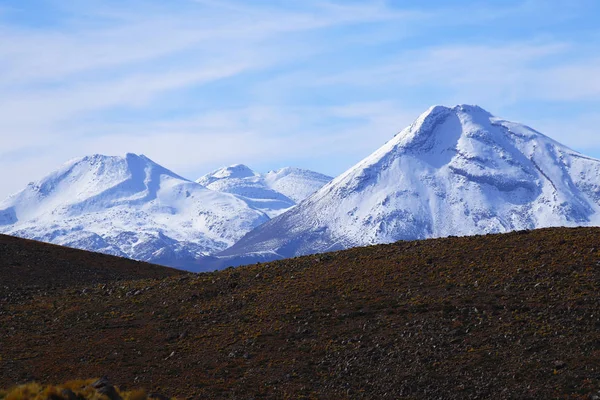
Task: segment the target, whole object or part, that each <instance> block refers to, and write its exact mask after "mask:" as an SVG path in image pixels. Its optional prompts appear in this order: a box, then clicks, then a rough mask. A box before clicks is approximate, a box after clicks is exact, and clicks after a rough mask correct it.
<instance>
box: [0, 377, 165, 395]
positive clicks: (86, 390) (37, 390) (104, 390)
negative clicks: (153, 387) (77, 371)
mask: <svg viewBox="0 0 600 400" xmlns="http://www.w3.org/2000/svg"><path fill="white" fill-rule="evenodd" d="M149 398H161V399H163V398H164V397H163V396H160V395H153V396H152V397H149V396H148V394H147V393H146V391H144V390H132V391H121V390H119V388H118V387H115V386H112V385H111V384H110V383H108V381H107V380H105V379H88V380H73V381H69V382H67V383H65V384H61V385H47V386H42V385H40V384H39V383H37V382H32V383H27V384H24V385H19V386H15V387H13V388H11V389H9V390H1V389H0V400H107V399H108V400H146V399H149Z"/></svg>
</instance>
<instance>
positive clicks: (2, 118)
mask: <svg viewBox="0 0 600 400" xmlns="http://www.w3.org/2000/svg"><path fill="white" fill-rule="evenodd" d="M599 44H600V1H597V0H496V1H494V0H487V1H483V0H478V1H474V0H428V1H426V2H423V1H399V0H387V1H386V0H376V1H368V0H363V1H352V0H343V1H342V0H340V1H337V0H324V1H321V0H287V1H284V0H251V1H250V0H168V1H167V0H160V1H159V0H143V1H141V0H102V1H100V0H38V1H36V0H0V139H1V141H0V182H1V184H0V200H1V199H3V198H4V197H6V196H8V195H9V194H11V193H14V192H16V191H18V190H20V189H22V188H24V187H25V185H26V184H27V183H28V182H31V181H35V180H38V179H40V178H42V177H43V176H44V175H46V174H47V173H49V172H51V171H53V170H55V169H56V168H58V167H59V166H60V165H61V164H63V163H64V162H66V161H68V160H71V159H73V158H76V157H81V156H85V155H89V154H95V153H101V154H107V155H124V154H125V153H128V152H131V153H137V154H145V155H146V156H148V157H149V158H151V159H153V160H154V161H156V162H158V163H159V164H161V165H163V166H165V167H167V168H169V169H171V170H173V171H174V172H176V173H178V174H180V175H182V176H185V177H187V178H189V179H196V178H198V177H200V176H201V175H203V174H205V173H208V172H210V171H212V170H214V169H216V168H219V167H222V166H226V165H231V164H236V163H243V164H246V165H248V166H250V167H251V168H253V169H254V170H257V171H260V172H267V171H269V170H272V169H277V168H280V167H283V166H297V167H302V168H308V169H312V170H315V171H318V172H322V173H326V174H329V175H331V176H336V175H338V174H340V173H342V172H343V171H345V170H346V169H348V168H350V167H351V166H352V165H354V164H355V163H356V162H358V161H360V160H361V159H362V158H364V157H366V156H368V155H369V154H370V153H371V152H372V151H374V150H375V149H377V148H379V147H380V146H381V145H383V144H384V143H385V142H386V141H387V140H389V139H390V138H392V137H393V136H394V135H395V134H396V133H397V132H399V131H400V130H402V129H403V128H404V127H406V126H407V125H408V124H410V123H411V122H412V121H413V120H414V119H415V118H416V117H417V116H418V115H419V114H421V113H422V112H424V111H425V110H426V109H427V108H429V107H430V106H432V105H434V104H442V105H447V106H453V105H456V104H464V103H466V104H477V105H480V106H481V107H483V108H485V109H487V110H488V111H490V112H491V113H492V114H494V115H497V116H499V117H502V118H505V119H509V120H513V121H518V122H522V123H525V124H527V125H529V126H531V127H533V128H535V129H537V130H538V131H541V132H543V133H544V134H546V135H548V136H550V137H552V138H554V139H556V140H558V141H559V142H562V143H563V144H566V145H568V146H570V147H571V148H573V149H575V150H578V151H581V152H583V153H585V154H587V155H591V156H594V157H600V113H599V112H598V110H599V109H600V45H599Z"/></svg>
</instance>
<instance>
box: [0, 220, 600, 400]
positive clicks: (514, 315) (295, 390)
mask: <svg viewBox="0 0 600 400" xmlns="http://www.w3.org/2000/svg"><path fill="white" fill-rule="evenodd" d="M0 327H2V328H1V329H0V386H4V387H6V386H9V385H13V384H15V383H20V382H29V381H32V380H35V381H39V382H61V381H65V380H68V379H69V378H71V377H73V376H80V375H84V376H100V375H103V374H106V373H109V374H111V377H112V378H113V379H114V380H115V384H117V385H120V386H121V387H125V386H127V387H141V388H144V389H146V390H147V391H148V392H149V393H150V392H154V391H156V392H160V393H164V394H167V395H170V396H179V397H183V398H185V397H187V396H192V395H194V396H200V397H201V398H202V397H204V398H210V399H219V398H277V399H285V398H307V399H308V398H332V399H333V398H335V399H337V398H365V399H366V398H369V399H370V398H378V399H386V398H389V399H396V398H419V399H420V398H444V399H474V398H532V399H533V398H539V399H586V400H588V399H593V398H594V396H597V395H599V393H598V390H600V367H599V366H600V340H598V330H599V329H600V229H598V228H577V229H564V228H559V229H543V230H539V231H532V232H515V233H510V234H506V235H490V236H480V237H461V238H447V239H436V240H426V241H416V242H399V243H395V244H391V245H382V246H370V247H366V248H357V249H351V250H347V251H342V252H337V253H330V254H327V255H325V256H324V255H315V256H307V257H299V258H295V259H289V260H283V261H278V262H272V263H266V264H257V265H252V266H247V267H241V268H236V269H227V270H224V271H220V272H215V273H207V274H185V275H179V276H170V277H166V278H163V279H160V280H155V279H141V280H135V281H133V280H132V281H111V282H107V283H93V284H87V285H82V284H79V283H77V284H74V285H72V286H68V287H57V288H55V289H48V288H44V289H40V288H34V287H30V288H29V289H7V290H4V291H2V292H0Z"/></svg>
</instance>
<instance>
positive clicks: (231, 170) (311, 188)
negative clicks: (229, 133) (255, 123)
mask: <svg viewBox="0 0 600 400" xmlns="http://www.w3.org/2000/svg"><path fill="white" fill-rule="evenodd" d="M330 180H331V178H330V177H328V176H325V175H322V174H319V173H317V172H313V171H308V170H304V169H300V168H293V167H285V168H281V169H278V170H276V171H270V172H268V173H266V174H259V173H256V172H254V171H253V170H252V169H250V168H248V167H247V166H245V165H242V164H236V165H233V166H230V167H226V168H221V169H218V170H216V171H213V172H211V173H209V174H206V175H204V176H203V177H201V178H200V179H198V180H197V181H196V182H198V183H200V184H201V185H204V186H206V187H207V188H209V189H211V190H215V191H219V192H225V193H231V194H235V195H237V196H240V197H241V198H243V199H245V200H246V201H247V202H248V204H249V205H251V206H252V207H255V208H257V209H259V210H261V211H263V212H265V213H266V214H267V215H269V217H275V216H277V215H279V214H281V213H282V212H284V211H286V210H288V209H289V208H290V207H293V206H295V205H296V204H297V203H299V202H300V201H302V200H304V199H305V198H306V197H308V196H309V195H311V194H312V193H314V192H315V191H317V190H318V189H319V188H321V187H322V186H323V185H324V184H325V183H327V182H329V181H330Z"/></svg>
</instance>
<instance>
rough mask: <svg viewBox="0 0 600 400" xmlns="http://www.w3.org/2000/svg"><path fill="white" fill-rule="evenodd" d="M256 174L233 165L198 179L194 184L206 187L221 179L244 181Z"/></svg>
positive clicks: (242, 166) (240, 166) (245, 167)
mask: <svg viewBox="0 0 600 400" xmlns="http://www.w3.org/2000/svg"><path fill="white" fill-rule="evenodd" d="M258 175H259V174H257V173H256V172H254V171H253V170H251V169H250V168H248V167H247V166H246V165H244V164H234V165H230V166H229V167H224V168H219V169H217V170H216V171H213V172H211V173H209V174H206V175H204V176H202V177H201V178H199V179H198V180H197V181H196V182H198V183H199V184H201V185H204V186H208V185H210V184H211V183H213V182H216V181H218V180H222V179H244V178H252V177H255V176H258Z"/></svg>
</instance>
